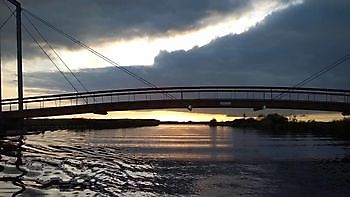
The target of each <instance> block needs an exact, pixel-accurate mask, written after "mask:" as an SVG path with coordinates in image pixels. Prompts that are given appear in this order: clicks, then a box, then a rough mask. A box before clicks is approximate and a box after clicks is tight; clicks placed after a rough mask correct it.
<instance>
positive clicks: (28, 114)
mask: <svg viewBox="0 0 350 197" xmlns="http://www.w3.org/2000/svg"><path fill="white" fill-rule="evenodd" d="M188 106H191V107H192V108H256V109H262V108H264V107H266V108H268V109H293V110H294V109H295V110H314V111H329V112H342V113H344V114H350V103H337V102H314V101H310V102H309V101H295V100H294V101H288V100H270V101H267V100H257V99H254V100H247V99H244V100H239V99H222V100H216V99H191V100H152V101H133V102H114V103H100V104H87V105H76V106H64V107H48V108H41V109H40V108H39V109H27V110H24V111H23V112H18V111H8V112H3V117H4V118H5V119H6V118H8V119H12V118H34V117H49V116H59V115H74V114H84V113H97V114H105V113H106V112H109V111H126V110H150V109H175V108H187V107H188Z"/></svg>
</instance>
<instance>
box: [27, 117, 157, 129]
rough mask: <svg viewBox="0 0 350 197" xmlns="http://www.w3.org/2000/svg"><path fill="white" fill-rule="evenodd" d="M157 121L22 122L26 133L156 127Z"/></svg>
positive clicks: (50, 120) (73, 120) (39, 120)
mask: <svg viewBox="0 0 350 197" xmlns="http://www.w3.org/2000/svg"><path fill="white" fill-rule="evenodd" d="M159 124H160V121H159V120H156V119H84V118H73V119H27V120H24V128H25V130H27V131H46V130H61V129H72V130H92V129H93V130H102V129H119V128H135V127H146V126H158V125H159Z"/></svg>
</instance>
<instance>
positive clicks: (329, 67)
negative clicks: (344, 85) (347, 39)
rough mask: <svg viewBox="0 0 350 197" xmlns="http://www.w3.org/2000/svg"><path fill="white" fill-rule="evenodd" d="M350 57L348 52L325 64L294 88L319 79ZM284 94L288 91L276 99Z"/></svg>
mask: <svg viewBox="0 0 350 197" xmlns="http://www.w3.org/2000/svg"><path fill="white" fill-rule="evenodd" d="M349 59H350V54H346V55H344V56H342V57H341V58H339V59H337V60H336V61H335V62H333V63H332V64H329V65H327V66H325V67H324V68H322V69H321V70H319V71H318V72H315V73H313V74H312V75H310V76H309V77H307V78H306V79H304V80H302V81H300V82H299V83H297V84H295V85H294V86H292V87H293V88H300V87H303V86H305V85H306V84H308V83H310V82H312V81H314V80H315V79H318V78H319V77H321V76H322V75H324V74H326V73H328V72H329V71H331V70H333V69H335V68H336V67H338V66H339V65H341V64H342V63H344V62H346V61H348V60H349ZM284 95H286V93H281V94H279V95H278V96H276V97H275V98H274V99H281V98H283V97H284Z"/></svg>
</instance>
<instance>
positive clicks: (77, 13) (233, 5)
mask: <svg viewBox="0 0 350 197" xmlns="http://www.w3.org/2000/svg"><path fill="white" fill-rule="evenodd" d="M295 1H296V0H258V1H253V0H220V1H217V0H200V1H199V0H180V1H173V0H135V1H126V0H114V1H112V0H103V1H96V0H75V1H68V0H62V1H44V0H27V1H23V2H22V5H23V7H24V8H26V9H28V10H30V11H31V12H33V13H35V14H36V15H38V16H40V17H42V18H44V19H45V20H47V21H49V22H50V23H52V24H53V25H55V26H57V27H59V28H60V29H62V30H64V31H65V32H67V33H69V34H71V35H73V36H74V37H77V38H78V39H80V40H84V41H86V42H88V43H89V44H90V45H94V46H97V45H101V44H102V43H110V42H115V41H121V40H129V39H135V38H140V37H142V38H145V37H147V38H150V39H153V38H158V37H161V36H173V35H178V34H184V33H186V32H193V31H196V30H198V29H201V28H205V27H207V26H210V25H211V24H215V23H217V22H219V21H222V20H224V19H225V17H227V16H228V15H229V16H230V18H232V17H233V18H239V17H240V16H242V15H244V14H245V13H246V12H247V11H249V10H253V9H257V7H266V6H267V5H269V6H270V7H272V8H273V7H279V6H282V5H287V4H289V3H291V2H295ZM269 6H268V7H269ZM0 13H1V15H0V20H1V19H3V18H6V17H7V15H8V14H9V11H8V9H7V8H6V6H4V4H2V2H0ZM27 16H28V14H26V12H24V15H23V17H22V18H23V24H24V25H25V26H26V27H27V29H29V30H30V31H31V32H34V29H32V28H31V25H30V23H29V21H28V20H27ZM29 18H31V17H30V16H29ZM32 20H33V19H32ZM33 22H34V24H35V25H36V26H37V27H38V29H39V30H40V31H41V33H42V34H43V35H45V37H46V38H47V40H49V41H50V42H51V43H53V45H54V46H55V47H58V48H66V49H71V50H76V49H77V48H76V47H77V45H73V44H72V43H71V42H70V41H68V40H67V39H65V38H64V37H62V36H60V35H58V34H57V33H55V32H53V31H52V30H50V29H49V28H47V27H45V26H44V25H42V24H41V23H39V22H38V21H36V20H33ZM14 24H15V22H14V19H12V20H11V21H10V23H9V25H8V27H7V28H6V29H5V31H4V32H3V39H4V40H5V42H4V44H3V45H4V46H5V47H4V48H11V46H13V43H14V41H15V37H14V35H15V33H14V30H15V27H14ZM34 34H35V33H34ZM35 36H36V37H37V35H35ZM23 39H24V47H25V49H24V51H25V53H24V55H25V57H26V58H27V59H30V58H32V56H37V55H38V54H39V53H38V52H39V50H37V49H35V46H34V45H33V44H32V39H31V38H30V36H28V34H27V33H26V32H25V30H24V36H23ZM12 48H13V47H12ZM6 55H8V56H10V57H11V58H13V57H14V53H13V50H12V51H11V53H10V52H8V53H6Z"/></svg>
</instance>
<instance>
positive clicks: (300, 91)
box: [0, 0, 350, 120]
mask: <svg viewBox="0 0 350 197" xmlns="http://www.w3.org/2000/svg"><path fill="white" fill-rule="evenodd" d="M4 2H5V1H4ZM8 2H10V3H11V4H13V5H14V6H15V7H16V9H15V10H12V9H11V8H10V7H8V8H9V10H10V12H11V16H12V15H16V26H17V34H16V36H17V77H18V78H17V81H18V98H13V99H0V110H1V112H0V114H1V120H6V119H11V120H23V118H34V117H48V116H59V115H73V114H83V113H95V114H107V113H108V112H109V111H123V110H149V109H176V108H186V109H189V110H192V109H193V108H252V109H254V110H262V109H266V108H267V109H297V110H317V111H330V112H341V113H343V114H344V115H348V114H350V90H340V89H323V88H303V87H302V86H304V85H305V84H306V83H308V82H310V81H312V80H314V79H316V78H317V77H319V76H320V75H322V74H324V73H325V72H328V71H330V70H331V69H333V68H335V66H338V65H339V64H341V63H343V62H345V61H347V60H349V59H350V55H346V56H344V57H342V58H341V59H339V60H337V61H336V62H335V63H334V64H331V65H329V66H328V67H326V68H324V69H323V70H321V71H320V72H317V73H316V74H314V75H311V76H310V77H309V78H307V79H305V80H303V81H302V82H300V83H298V84H297V85H294V86H292V87H262V86H197V87H158V86H157V85H155V84H153V83H151V82H149V81H147V80H146V79H144V78H142V77H140V76H139V75H137V74H135V73H133V72H131V71H130V70H128V69H127V68H125V67H122V66H120V65H119V64H118V63H116V62H114V61H113V60H111V59H109V58H107V57H106V56H104V55H103V54H101V53H99V52H97V51H95V50H94V49H92V48H91V47H89V46H87V45H86V44H84V43H83V42H81V41H79V40H77V39H75V38H74V37H72V36H70V35H69V34H67V33H65V32H63V31H62V30H60V29H58V28H57V27H55V26H53V25H51V24H50V23H48V22H47V21H45V20H44V19H42V18H40V17H38V16H36V15H34V14H33V13H31V12H30V11H28V10H25V9H22V8H21V4H20V3H19V2H17V1H15V0H8ZM23 11H25V12H24V14H25V17H26V19H27V20H28V21H29V23H30V24H31V25H32V26H33V29H34V30H36V32H37V34H38V35H40V37H41V38H42V41H41V42H38V41H37V40H36V39H35V37H34V36H33V35H32V34H31V33H30V31H29V30H28V28H26V26H23V24H22V22H21V16H22V12H23ZM11 16H10V17H11ZM10 17H9V18H10ZM30 17H32V18H34V19H36V20H38V21H39V22H41V23H42V24H44V25H47V26H48V27H49V28H51V29H53V30H54V31H56V32H58V33H60V34H62V35H63V36H65V37H67V38H68V39H69V40H71V41H72V42H73V43H75V44H77V45H79V46H81V47H83V48H84V49H87V50H88V51H90V52H91V53H92V54H93V55H96V56H97V57H99V58H101V59H102V60H104V61H106V62H108V63H110V64H111V65H113V66H114V67H116V68H117V69H119V70H121V71H123V72H125V73H126V74H128V75H130V76H131V77H132V78H134V79H136V80H138V81H140V82H142V83H143V84H146V85H147V86H148V87H149V88H138V89H118V90H102V91H89V90H88V89H87V88H86V87H85V86H84V85H83V84H82V82H81V81H80V80H79V79H78V78H77V76H76V75H75V74H74V73H73V72H72V71H71V70H70V69H69V67H68V66H67V65H66V64H65V62H64V61H63V59H62V58H61V57H60V56H59V55H58V53H57V52H56V51H55V50H54V48H53V47H52V46H51V45H50V43H49V42H48V41H47V40H46V39H45V38H44V37H43V35H42V34H41V33H40V31H39V30H38V28H37V27H36V26H35V25H34V23H32V22H31V19H30ZM9 18H8V19H9ZM8 19H7V21H8ZM7 21H5V23H4V24H6V22H7ZM3 26H4V25H2V26H1V28H2V27H3ZM22 26H23V27H24V29H25V30H26V32H27V33H28V34H29V36H30V37H31V38H32V39H33V41H34V44H36V45H38V47H39V48H40V49H41V50H42V51H43V53H44V54H45V55H46V56H47V57H48V58H49V59H50V61H51V62H52V63H53V64H54V65H55V66H56V68H57V69H58V71H59V72H60V73H61V74H62V75H63V77H64V78H65V79H66V80H67V81H68V82H69V84H70V85H71V86H72V87H73V89H74V90H75V91H76V92H75V93H66V94H56V95H42V96H32V97H24V96H23V77H22ZM1 28H0V30H1ZM41 43H45V44H44V45H42V44H41ZM45 47H46V48H48V49H49V50H50V51H51V53H48V52H46V51H45ZM0 49H1V46H0ZM52 55H56V56H57V57H58V58H53V57H51V56H52ZM0 58H1V54H0ZM55 59H56V60H57V59H58V60H59V61H60V62H61V63H63V64H64V66H66V68H67V69H68V70H69V71H70V73H71V74H72V75H73V76H74V78H75V79H76V80H77V81H78V82H79V84H80V85H81V86H82V87H83V89H84V90H85V91H78V89H77V88H76V87H74V85H73V84H72V83H71V82H70V81H69V80H68V78H67V76H65V74H64V73H63V72H62V71H61V70H60V69H59V67H58V66H57V63H55V61H54V60H55ZM0 70H1V59H0ZM0 76H1V74H0ZM0 98H1V83H0Z"/></svg>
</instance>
